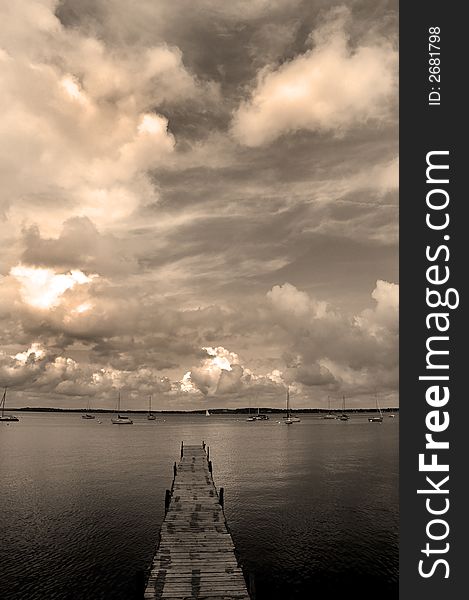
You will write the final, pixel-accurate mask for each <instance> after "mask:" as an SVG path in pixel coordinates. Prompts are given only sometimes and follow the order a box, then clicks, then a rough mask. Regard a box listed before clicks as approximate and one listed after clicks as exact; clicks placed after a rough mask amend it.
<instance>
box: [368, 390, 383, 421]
mask: <svg viewBox="0 0 469 600" xmlns="http://www.w3.org/2000/svg"><path fill="white" fill-rule="evenodd" d="M375 399H376V409H377V410H379V417H368V422H369V423H382V422H383V413H382V412H381V407H380V405H379V403H378V394H375Z"/></svg>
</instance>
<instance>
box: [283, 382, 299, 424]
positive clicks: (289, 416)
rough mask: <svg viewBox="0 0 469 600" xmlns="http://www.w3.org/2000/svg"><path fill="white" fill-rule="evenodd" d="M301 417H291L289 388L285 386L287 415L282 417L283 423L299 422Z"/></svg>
mask: <svg viewBox="0 0 469 600" xmlns="http://www.w3.org/2000/svg"><path fill="white" fill-rule="evenodd" d="M300 421H301V419H300V418H299V417H293V416H292V415H291V413H290V388H288V387H287V416H286V417H284V421H283V422H284V423H285V425H291V424H292V423H299V422H300Z"/></svg>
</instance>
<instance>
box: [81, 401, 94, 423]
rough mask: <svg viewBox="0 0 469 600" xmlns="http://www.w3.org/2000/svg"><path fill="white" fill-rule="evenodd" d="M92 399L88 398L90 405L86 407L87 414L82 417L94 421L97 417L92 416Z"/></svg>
mask: <svg viewBox="0 0 469 600" xmlns="http://www.w3.org/2000/svg"><path fill="white" fill-rule="evenodd" d="M90 410H91V409H90V399H89V398H88V404H87V406H86V413H85V414H84V415H81V418H82V419H94V418H95V416H94V415H92V414H90Z"/></svg>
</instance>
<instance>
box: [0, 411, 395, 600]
mask: <svg viewBox="0 0 469 600" xmlns="http://www.w3.org/2000/svg"><path fill="white" fill-rule="evenodd" d="M18 414H19V416H20V419H21V420H20V422H18V423H12V424H9V425H7V424H5V423H1V424H0V503H1V510H0V531H1V544H0V596H1V597H2V598H4V599H5V600H10V599H15V600H17V599H21V600H23V599H25V600H26V599H28V600H35V599H38V600H39V599H40V600H46V599H47V600H54V599H60V600H62V599H67V600H68V599H70V600H72V599H73V600H75V599H78V600H80V599H84V600H88V599H89V600H95V599H96V600H98V599H102V600H109V599H110V600H114V599H115V600H129V599H131V598H133V597H134V594H135V591H134V590H135V573H136V571H137V570H139V569H144V568H146V567H148V565H149V564H150V563H151V559H152V556H153V553H154V549H155V544H156V541H157V537H158V531H159V527H160V525H161V522H162V520H163V517H164V494H165V490H166V488H169V487H170V485H171V480H172V465H173V463H174V461H175V460H177V458H178V456H179V452H180V443H181V440H184V441H185V442H186V443H187V444H198V443H201V442H202V440H205V442H206V443H207V445H209V446H210V454H211V459H212V462H213V474H214V480H215V483H216V485H217V486H223V487H224V488H225V514H226V517H227V521H228V524H229V527H230V530H231V533H232V536H233V539H234V541H235V545H236V547H237V551H238V555H239V558H240V560H241V561H242V563H243V565H244V567H245V568H246V569H248V570H249V571H250V572H252V573H253V574H254V577H255V583H256V592H257V595H256V598H257V600H269V599H271V598H282V599H283V600H303V599H306V598H309V597H313V594H314V596H316V597H318V598H319V597H325V594H327V595H328V597H329V598H336V597H337V598H339V597H340V598H342V597H343V594H344V592H345V591H346V592H347V595H349V594H352V595H355V594H357V595H359V596H361V598H368V597H369V598H372V597H373V598H376V597H378V598H380V599H383V598H386V599H387V598H389V599H391V598H393V599H397V597H398V587H397V581H398V523H399V512H398V429H399V418H398V417H396V418H395V419H391V418H389V417H387V416H385V417H384V422H383V423H382V424H377V423H368V421H367V420H366V416H364V415H354V416H352V418H351V420H350V421H349V422H340V421H332V420H331V421H328V420H322V419H320V417H319V416H317V415H308V416H303V417H302V421H301V423H295V424H293V425H291V426H289V427H287V426H285V425H284V424H283V423H279V422H278V421H279V419H280V418H281V417H280V416H279V415H271V419H270V421H266V422H262V421H260V422H254V423H247V422H246V421H245V418H243V417H241V416H233V415H229V416H228V415H227V416H216V415H214V416H211V417H205V416H203V415H190V416H189V415H170V416H166V417H164V419H165V421H164V422H163V417H161V418H160V417H159V418H158V421H157V422H151V421H147V420H146V418H145V416H144V415H137V416H135V417H134V425H133V426H126V427H123V426H117V425H112V424H111V423H110V415H100V416H98V417H97V418H99V419H100V420H101V421H102V423H101V424H98V422H97V420H94V421H92V420H90V421H85V420H83V419H81V418H80V415H78V414H71V413H67V414H57V413H18Z"/></svg>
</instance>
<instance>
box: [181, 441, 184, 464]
mask: <svg viewBox="0 0 469 600" xmlns="http://www.w3.org/2000/svg"><path fill="white" fill-rule="evenodd" d="M183 456H184V442H181V460H182V457H183Z"/></svg>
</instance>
